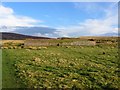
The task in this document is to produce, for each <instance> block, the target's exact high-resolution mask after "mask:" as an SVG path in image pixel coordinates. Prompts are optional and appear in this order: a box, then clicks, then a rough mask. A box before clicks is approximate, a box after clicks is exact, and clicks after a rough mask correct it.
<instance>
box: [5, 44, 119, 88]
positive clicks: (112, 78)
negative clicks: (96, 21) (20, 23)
mask: <svg viewBox="0 0 120 90" xmlns="http://www.w3.org/2000/svg"><path fill="white" fill-rule="evenodd" d="M117 72H118V48H117V47H113V46H104V47H103V46H82V47H81V46H76V47H60V46H59V47H57V46H56V47H48V48H47V49H41V50H32V49H3V87H4V88H10V87H11V88H17V87H23V88H25V87H27V88H81V89H93V90H96V89H97V90H99V89H101V90H102V89H112V90H113V89H116V90H117V89H118V88H119V87H118V84H120V83H119V80H118V75H117Z"/></svg>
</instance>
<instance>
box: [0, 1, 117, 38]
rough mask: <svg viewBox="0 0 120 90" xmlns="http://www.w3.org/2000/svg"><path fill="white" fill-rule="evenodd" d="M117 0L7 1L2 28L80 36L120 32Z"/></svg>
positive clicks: (1, 17)
mask: <svg viewBox="0 0 120 90" xmlns="http://www.w3.org/2000/svg"><path fill="white" fill-rule="evenodd" d="M117 10H118V3H116V2H3V3H2V4H0V31H1V32H3V31H4V32H17V33H22V34H28V35H34V36H47V37H79V36H94V35H102V34H106V33H117V32H118V11H117Z"/></svg>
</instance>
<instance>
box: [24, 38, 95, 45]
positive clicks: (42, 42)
mask: <svg viewBox="0 0 120 90" xmlns="http://www.w3.org/2000/svg"><path fill="white" fill-rule="evenodd" d="M51 41H53V40H46V39H45V40H26V41H25V43H24V45H25V46H81V45H84V46H94V45H96V42H95V41H79V40H78V41H70V42H61V41H60V40H54V42H51Z"/></svg>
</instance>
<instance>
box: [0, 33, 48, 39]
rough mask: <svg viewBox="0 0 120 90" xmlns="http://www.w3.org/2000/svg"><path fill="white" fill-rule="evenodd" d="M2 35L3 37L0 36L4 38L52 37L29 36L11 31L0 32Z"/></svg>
mask: <svg viewBox="0 0 120 90" xmlns="http://www.w3.org/2000/svg"><path fill="white" fill-rule="evenodd" d="M0 35H2V37H0V39H2V40H24V39H50V38H48V37H37V36H29V35H22V34H17V33H10V32H0Z"/></svg>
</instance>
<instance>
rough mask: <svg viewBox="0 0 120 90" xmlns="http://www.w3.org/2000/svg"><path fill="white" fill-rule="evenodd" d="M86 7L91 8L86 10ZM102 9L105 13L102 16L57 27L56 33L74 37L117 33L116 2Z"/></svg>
mask: <svg viewBox="0 0 120 90" xmlns="http://www.w3.org/2000/svg"><path fill="white" fill-rule="evenodd" d="M79 8H80V7H79ZM88 9H89V10H91V8H89V7H87V10H88ZM102 10H103V12H104V13H105V15H104V17H100V18H98V19H86V20H85V21H84V22H80V23H79V25H76V26H68V27H59V28H58V35H61V36H74V37H75V36H80V35H100V34H105V33H114V32H115V33H118V28H117V25H118V12H117V7H116V4H115V3H114V4H112V5H111V6H110V7H109V8H107V9H102ZM96 12H97V11H96Z"/></svg>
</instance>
